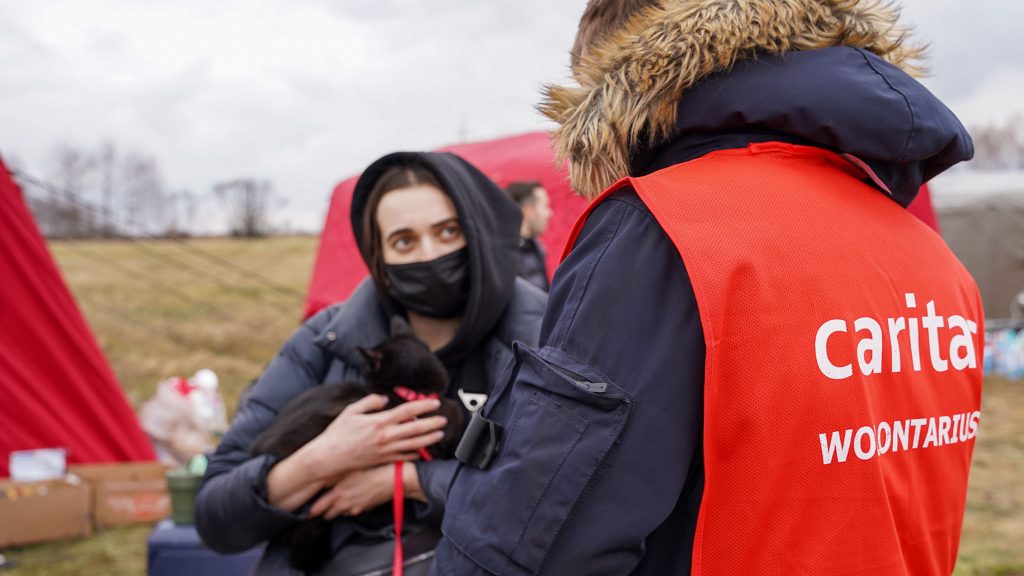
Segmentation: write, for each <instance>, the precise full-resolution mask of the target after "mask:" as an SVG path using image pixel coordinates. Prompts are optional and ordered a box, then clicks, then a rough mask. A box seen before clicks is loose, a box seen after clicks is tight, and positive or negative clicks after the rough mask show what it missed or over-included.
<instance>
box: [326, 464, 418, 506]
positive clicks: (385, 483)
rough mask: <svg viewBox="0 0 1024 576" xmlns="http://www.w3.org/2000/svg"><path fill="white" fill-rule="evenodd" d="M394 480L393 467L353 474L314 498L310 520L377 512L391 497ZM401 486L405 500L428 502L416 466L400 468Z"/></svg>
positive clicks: (389, 465)
mask: <svg viewBox="0 0 1024 576" xmlns="http://www.w3.org/2000/svg"><path fill="white" fill-rule="evenodd" d="M394 479H395V465H394V464H381V465H380V466H375V467H373V468H367V469H366V470H360V471H358V472H352V473H350V474H348V475H347V476H345V477H343V478H342V479H341V481H339V482H338V483H337V484H335V485H334V487H333V488H331V489H330V490H329V491H327V492H326V493H325V494H323V495H322V496H320V497H319V498H317V501H316V502H314V503H313V506H311V507H310V509H309V517H310V518H313V517H316V516H321V515H322V516H323V517H324V518H326V519H328V520H333V519H334V518H337V517H338V516H356V515H359V514H362V513H363V512H366V511H367V510H371V509H373V508H376V507H377V506H380V505H381V504H384V503H385V502H388V501H390V500H391V499H392V497H393V496H394V493H395V480H394ZM402 485H403V487H404V491H405V497H406V498H409V499H413V500H420V501H422V502H426V501H427V497H426V495H424V494H423V489H422V488H421V487H420V477H419V474H418V472H417V471H416V466H414V465H412V464H411V463H410V464H406V465H404V466H402Z"/></svg>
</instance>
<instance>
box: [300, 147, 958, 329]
mask: <svg viewBox="0 0 1024 576" xmlns="http://www.w3.org/2000/svg"><path fill="white" fill-rule="evenodd" d="M442 150H443V151H447V152H454V153H455V154H458V155H460V156H462V157H463V158H465V159H466V160H468V161H469V162H470V163H472V164H473V165H475V166H476V167H477V168H479V169H480V170H481V171H483V172H484V173H485V174H487V175H488V176H490V177H491V179H493V180H494V181H495V182H497V183H498V185H500V186H505V185H507V184H508V183H509V182H514V181H516V180H540V182H541V184H543V185H544V187H545V188H547V190H548V193H549V194H550V196H551V210H552V212H553V213H554V214H553V216H552V218H551V222H550V223H549V225H548V229H547V231H546V232H545V233H544V235H543V236H542V237H541V241H542V242H543V243H544V245H545V246H547V249H548V258H547V265H548V273H549V274H550V273H552V272H553V271H554V269H555V266H557V265H558V259H559V257H560V256H561V253H562V247H563V245H564V244H565V240H566V238H567V237H568V235H569V232H570V231H571V230H572V226H573V224H574V223H575V222H576V218H577V217H578V216H579V215H580V213H581V212H582V211H583V209H584V207H586V201H585V200H583V199H582V198H580V197H579V196H577V195H576V194H575V193H574V192H573V190H572V189H571V188H570V187H569V182H568V177H567V175H566V173H565V171H564V170H561V169H559V168H558V167H557V166H556V165H555V159H554V152H553V151H552V149H551V144H550V141H549V139H548V135H547V133H545V132H531V133H528V134H522V135H519V136H512V137H509V138H500V139H498V140H489V141H487V142H475V143H470V144H459V145H456V146H449V147H447V148H442ZM355 183H356V177H353V178H349V179H348V180H345V181H344V182H342V183H341V184H338V186H337V187H336V188H335V189H334V193H333V195H332V196H331V204H330V208H329V209H328V211H327V221H326V223H325V224H324V231H323V234H322V235H321V237H320V247H319V250H318V251H317V255H316V263H315V265H314V267H313V279H312V281H311V282H310V286H309V292H308V294H307V295H306V310H305V315H306V316H307V317H308V316H311V315H312V314H314V313H316V311H318V310H320V309H321V308H323V307H325V306H328V305H330V304H333V303H335V302H339V301H341V300H344V299H345V298H347V297H348V295H349V294H350V293H351V292H352V290H353V289H355V287H356V285H357V284H358V283H359V281H360V280H362V279H363V278H364V277H365V276H366V274H367V270H366V265H365V264H363V259H362V257H360V255H359V250H358V248H357V247H356V244H355V240H354V238H353V237H352V227H351V225H350V224H349V205H350V204H351V202H352V189H353V188H354V187H355ZM910 210H911V212H913V213H914V214H916V215H917V216H918V217H919V218H921V219H922V220H924V221H925V222H926V223H927V224H928V225H929V226H931V227H932V228H935V229H936V230H938V224H937V223H936V221H935V212H934V210H932V206H931V199H930V197H929V195H928V189H927V187H922V190H921V194H920V195H919V196H918V199H917V200H915V201H914V203H913V204H911V205H910Z"/></svg>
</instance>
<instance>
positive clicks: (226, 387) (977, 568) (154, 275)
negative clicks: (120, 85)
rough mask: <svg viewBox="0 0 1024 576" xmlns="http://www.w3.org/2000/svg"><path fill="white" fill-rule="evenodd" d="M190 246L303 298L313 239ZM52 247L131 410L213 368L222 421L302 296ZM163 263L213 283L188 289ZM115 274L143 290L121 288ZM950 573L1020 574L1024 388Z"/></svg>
mask: <svg viewBox="0 0 1024 576" xmlns="http://www.w3.org/2000/svg"><path fill="white" fill-rule="evenodd" d="M195 244H196V245H198V246H200V247H201V248H202V249H203V250H206V251H209V252H211V253H214V254H216V255H217V256H219V257H221V258H225V259H229V260H231V261H232V262H234V263H235V264H237V265H239V266H243V267H245V268H247V269H250V270H256V271H258V272H259V274H261V275H263V276H265V277H267V278H269V279H271V280H273V281H274V282H276V283H279V284H281V285H284V286H287V287H289V288H290V289H292V290H294V291H296V292H297V293H305V290H306V285H307V283H308V280H309V275H310V272H311V266H312V262H313V257H314V252H315V249H316V239H315V238H303V237H296V238H272V239H265V240H227V239H210V240H197V241H195ZM51 248H52V250H53V252H54V254H55V255H56V257H57V260H58V262H59V264H60V266H61V269H62V270H63V272H64V275H65V277H66V279H67V281H68V283H69V285H70V286H71V288H72V290H73V291H74V293H75V295H76V296H77V297H78V299H79V302H80V305H81V307H82V308H83V310H84V311H85V314H86V317H87V318H88V320H89V323H90V325H91V326H92V328H93V330H94V332H95V333H96V335H97V337H98V339H99V341H100V344H101V346H102V348H103V350H104V352H105V353H106V354H107V357H108V358H109V359H110V362H111V364H112V365H113V367H114V370H115V372H116V373H117V375H118V378H119V379H120V380H121V383H122V386H123V387H124V389H125V392H126V393H127V395H128V397H129V399H130V400H131V402H132V404H133V405H135V406H136V407H137V406H138V405H139V404H140V403H141V402H142V401H143V400H144V399H145V398H146V397H148V396H149V395H150V394H152V392H153V389H154V386H155V384H156V383H157V382H158V381H159V380H160V379H162V378H165V377H167V376H171V375H176V374H180V375H187V374H191V373H193V372H194V371H195V370H197V369H199V368H212V369H213V370H215V371H216V372H217V374H219V375H220V377H221V386H222V390H223V393H224V395H225V401H226V402H227V404H228V409H229V410H230V411H232V412H233V411H234V406H235V404H236V402H237V399H238V397H239V395H240V393H241V391H242V390H243V389H244V388H245V386H246V385H247V384H248V383H249V381H250V380H251V379H252V378H254V377H255V376H256V375H258V374H259V372H260V371H261V369H262V368H263V366H264V365H265V364H266V362H267V361H268V360H269V359H270V358H272V357H273V355H274V353H275V352H276V350H277V348H278V347H279V346H280V344H281V343H282V342H283V341H284V340H285V339H286V338H287V337H288V335H289V334H290V333H291V331H292V330H294V328H295V327H296V325H297V324H298V322H299V316H300V314H301V310H302V301H301V298H299V297H295V296H292V297H287V296H284V295H281V294H278V293H276V292H275V291H274V290H273V289H271V288H268V287H267V286H265V285H261V284H260V283H258V282H255V281H253V280H251V279H243V278H240V277H238V276H237V275H235V274H232V273H230V272H228V271H226V270H224V269H222V268H220V267H218V266H215V265H213V264H210V263H208V262H205V261H203V260H201V259H197V258H195V257H194V256H191V255H189V254H187V253H184V252H182V251H181V250H180V249H178V248H177V247H175V246H174V245H173V244H171V243H169V242H147V243H144V244H141V245H139V244H137V243H126V242H90V243H81V244H79V243H60V242H57V243H54V244H53V245H52V247H51ZM168 257H173V258H175V259H177V260H182V261H185V262H187V263H189V265H191V266H193V267H196V268H200V269H202V270H205V271H207V272H209V273H210V274H213V275H215V277H216V278H218V279H217V280H212V281H211V280H209V279H204V280H198V279H193V278H192V277H191V276H192V275H191V274H190V273H189V272H181V271H177V270H175V268H174V267H173V266H172V264H171V263H168V262H166V258H168ZM111 259H113V260H116V261H117V262H118V263H119V264H118V266H115V265H113V264H111V263H110V262H109V260H111ZM124 269H128V270H132V271H134V272H133V275H139V276H142V277H143V278H145V279H146V281H145V282H140V281H138V280H136V279H132V278H129V277H128V276H126V273H125V271H124ZM153 285H159V286H165V287H171V288H173V289H174V290H177V291H180V292H181V293H182V294H183V295H184V297H179V296H173V295H171V294H168V293H166V292H164V291H161V290H157V289H155V288H153V287H152V286H153ZM149 530H150V528H149V527H148V526H138V527H131V528H123V529H119V530H112V531H107V532H102V533H100V534H97V535H95V536H93V537H91V538H86V539H82V540H78V541H72V542H57V543H51V544H43V545H37V546H30V547H26V548H22V549H16V550H8V551H5V554H7V555H8V556H10V557H12V558H14V559H15V560H16V561H18V562H19V566H20V567H19V568H16V569H14V570H12V571H10V572H6V573H8V574H12V575H14V574H19V575H25V576H29V575H31V576H42V575H51V574H111V575H129V574H143V573H144V572H145V563H146V536H147V535H148V533H149ZM0 573H2V571H0ZM956 574H958V575H959V576H1010V575H1018V576H1024V382H1015V381H1007V380H1004V379H1000V378H990V379H989V380H988V382H987V384H986V390H985V398H984V408H983V420H982V425H981V429H980V432H979V435H978V444H977V447H976V450H975V455H974V468H973V471H972V474H971V484H970V490H969V493H968V505H967V514H966V518H965V521H964V533H963V539H962V543H961V548H960V559H959V562H958V565H957V571H956Z"/></svg>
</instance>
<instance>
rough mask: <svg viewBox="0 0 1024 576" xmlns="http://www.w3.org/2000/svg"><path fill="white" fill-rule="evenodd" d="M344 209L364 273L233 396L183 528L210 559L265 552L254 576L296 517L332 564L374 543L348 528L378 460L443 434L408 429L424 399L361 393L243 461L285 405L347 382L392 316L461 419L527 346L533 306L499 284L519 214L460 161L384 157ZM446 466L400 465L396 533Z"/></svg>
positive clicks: (436, 518) (373, 493)
mask: <svg viewBox="0 0 1024 576" xmlns="http://www.w3.org/2000/svg"><path fill="white" fill-rule="evenodd" d="M351 213H352V229H353V232H354V234H355V236H356V240H357V242H358V244H359V247H360V251H361V253H362V256H363V258H364V260H365V261H366V264H367V266H368V268H369V270H370V278H368V279H367V280H365V281H364V282H363V283H362V284H360V285H359V287H358V288H357V289H356V290H355V292H354V293H353V294H352V295H351V296H350V297H349V298H348V300H346V301H344V302H342V303H339V304H336V305H334V306H331V307H328V308H326V309H324V310H323V311H321V312H320V313H318V314H317V315H315V316H313V317H312V318H310V319H309V320H307V321H306V322H305V323H304V324H303V325H302V326H301V327H300V328H299V329H298V330H297V331H296V332H295V334H294V335H293V336H292V337H291V338H290V339H289V340H288V342H287V343H285V345H284V347H283V348H282V349H281V351H280V352H279V354H278V355H277V357H276V358H275V359H274V360H273V361H272V362H271V363H270V365H269V366H268V367H267V369H266V370H265V371H264V373H263V374H262V376H260V378H259V379H258V380H257V381H256V382H255V383H254V384H253V385H252V387H251V388H250V389H249V390H248V391H247V393H246V395H245V398H244V401H243V404H242V406H241V407H240V409H239V412H238V415H237V416H236V417H235V419H234V422H233V423H232V424H231V427H230V429H229V430H228V432H227V434H226V435H225V436H224V438H223V440H222V441H221V443H220V445H219V447H218V448H217V451H216V452H215V453H214V455H213V456H212V457H211V459H210V463H209V467H208V469H207V473H206V476H205V478H204V480H203V483H202V485H201V487H200V489H199V492H198V495H197V500H196V528H197V529H198V531H199V534H200V536H201V537H202V539H203V541H204V542H205V543H206V544H207V545H208V546H209V547H210V548H212V549H213V550H216V551H218V552H222V553H231V552H239V551H242V550H245V549H248V548H252V547H254V546H257V545H260V544H261V543H264V542H265V543H266V549H265V551H264V554H263V557H262V559H261V560H260V562H259V564H258V566H257V568H256V571H255V574H291V573H293V571H292V569H291V568H290V566H289V565H288V564H289V563H288V556H289V552H290V550H289V544H288V540H287V534H288V532H289V529H290V528H292V527H294V526H295V525H296V524H298V523H299V522H300V521H301V520H302V519H303V518H304V517H306V515H307V514H311V515H313V516H323V517H324V518H327V519H332V520H333V522H332V525H331V534H332V547H333V550H334V553H335V557H338V555H339V552H340V551H349V552H352V551H354V550H355V548H353V547H354V546H360V545H364V544H366V543H367V542H370V543H372V542H379V541H381V540H384V541H387V538H388V535H387V534H383V533H382V534H366V533H363V532H361V531H360V527H359V526H358V525H357V524H356V523H355V522H354V521H353V519H352V517H353V516H355V515H358V514H359V513H360V512H363V511H366V510H370V509H372V508H374V507H376V506H378V505H380V504H383V503H386V502H389V501H390V500H391V499H392V495H393V493H394V484H393V475H394V467H393V465H392V463H393V462H394V461H397V460H409V459H414V458H415V454H416V451H417V450H418V449H420V448H423V447H426V446H430V445H432V444H434V443H435V442H437V441H438V440H440V438H441V434H442V433H441V432H440V430H441V428H442V426H443V425H444V420H443V418H442V417H440V416H430V417H425V418H419V419H414V418H415V417H417V416H421V415H425V414H428V413H430V412H432V411H434V410H436V409H437V407H438V401H437V400H429V399H428V400H415V401H410V402H407V403H404V404H401V405H399V406H397V407H395V408H392V409H389V410H383V411H381V410H380V409H381V408H382V407H384V406H385V404H386V402H387V399H386V397H385V396H381V395H372V396H368V397H366V398H364V399H362V400H360V401H358V402H356V403H355V404H353V405H351V406H349V407H348V408H347V409H345V410H344V411H343V412H342V413H341V414H340V415H339V416H338V417H337V419H335V420H334V421H333V423H332V424H331V425H330V426H328V428H327V429H326V430H325V431H324V432H323V433H321V434H320V435H319V436H317V437H316V438H315V439H313V440H312V441H310V442H308V443H307V444H305V445H304V446H303V447H302V448H299V449H298V450H297V451H295V452H294V453H293V454H292V455H290V456H288V457H286V458H283V459H281V460H277V459H276V458H274V457H273V456H270V455H261V456H256V457H254V456H252V455H251V453H250V446H251V445H252V443H253V440H254V439H255V438H256V437H257V436H259V434H260V433H261V432H262V431H263V430H265V429H266V428H267V427H268V426H269V425H270V424H271V422H273V420H274V417H275V415H276V414H277V413H278V412H279V411H280V410H281V409H282V408H283V407H284V406H285V405H286V404H287V403H288V402H289V401H290V400H291V399H293V398H295V397H296V396H298V395H299V394H301V393H302V392H303V391H305V390H308V389H310V388H311V387H314V386H321V385H334V384H340V383H344V382H351V381H361V380H363V372H364V357H363V355H362V354H361V353H360V351H359V350H360V348H370V347H373V346H374V345H376V344H378V343H379V342H381V341H383V340H384V339H385V338H387V337H388V336H389V330H390V325H391V323H390V321H389V320H390V318H392V317H393V316H395V315H399V316H402V317H404V318H405V319H406V320H407V321H408V324H409V325H410V326H411V328H412V331H413V333H414V334H415V335H416V336H417V337H418V338H419V339H420V340H422V341H423V342H425V343H426V344H427V345H428V346H429V347H430V349H431V350H433V351H434V352H435V354H436V355H437V357H438V359H440V360H441V362H442V363H443V364H444V366H445V368H446V369H447V371H448V377H449V382H450V385H449V390H448V395H449V396H450V397H451V398H457V399H458V400H459V401H460V402H461V403H462V405H463V406H464V408H465V415H466V420H468V414H469V413H470V412H471V411H473V410H476V409H477V408H479V407H480V406H481V405H482V404H483V403H484V402H485V401H486V399H487V396H488V394H489V393H490V385H491V383H492V382H494V381H495V380H496V379H497V371H498V370H499V369H500V368H501V367H502V366H503V365H505V364H507V363H509V361H510V358H511V356H512V345H513V342H515V341H522V342H528V343H534V344H535V343H536V342H537V335H538V332H539V328H540V318H541V314H542V312H543V307H544V302H545V299H546V297H545V295H544V293H543V292H541V291H539V290H537V289H535V288H534V287H532V286H531V285H529V284H528V283H526V282H525V281H522V280H519V279H517V278H516V275H515V271H516V267H515V262H516V246H517V244H518V234H519V226H520V214H519V211H518V210H517V209H516V207H515V205H514V204H513V203H512V202H511V201H510V200H509V199H508V197H507V196H506V195H505V194H504V193H503V192H502V190H501V189H500V188H498V187H497V186H496V185H495V184H494V183H493V182H491V181H490V180H489V179H487V177H485V176H484V175H483V174H482V173H480V172H479V171H478V170H477V169H476V168H474V167H473V166H471V165H470V164H469V163H467V162H466V161H464V160H462V159H461V158H459V157H458V156H455V155H453V154H446V153H406V152H400V153H394V154H389V155H387V156H384V157H383V158H381V159H379V160H377V161H376V162H374V163H373V164H371V165H370V166H369V167H368V168H367V169H366V171H365V172H364V173H363V174H362V176H361V177H360V178H359V180H358V182H357V184H356V187H355V191H354V193H353V198H352V210H351ZM410 419H412V420H410ZM455 463H456V462H455V460H433V461H429V462H428V461H417V462H415V465H414V466H404V467H403V477H402V478H401V480H402V489H403V491H404V493H405V495H406V498H408V499H410V500H411V501H412V502H413V507H412V508H411V513H410V512H407V516H410V515H411V518H408V519H407V520H406V521H407V522H410V523H420V524H425V525H434V526H436V525H437V524H438V523H439V522H440V518H441V516H442V514H443V512H444V509H445V495H446V493H447V489H448V485H449V483H450V481H451V477H452V474H453V473H454V470H455ZM407 532H408V530H407ZM388 550H389V551H390V549H388ZM334 568H338V567H337V566H334V567H332V566H331V564H330V563H329V564H328V566H327V567H326V568H325V570H332V569H334Z"/></svg>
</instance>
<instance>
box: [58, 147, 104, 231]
mask: <svg viewBox="0 0 1024 576" xmlns="http://www.w3.org/2000/svg"><path fill="white" fill-rule="evenodd" d="M95 168H96V161H95V158H94V157H93V156H92V154H90V153H89V152H88V151H86V150H83V149H80V148H77V147H75V146H72V145H69V144H59V145H58V146H57V147H56V148H55V149H54V151H53V155H52V160H51V169H50V181H51V182H53V183H54V184H56V187H55V188H53V189H51V190H50V191H49V210H48V214H47V220H48V222H47V223H46V227H48V228H49V233H50V235H53V236H59V237H81V236H87V235H89V228H90V227H91V226H90V225H91V222H92V221H91V215H89V214H88V213H87V212H86V211H85V210H82V209H81V208H80V206H79V203H78V200H79V198H80V197H81V195H82V194H83V193H84V191H85V190H86V189H87V188H88V187H89V185H90V184H91V179H92V177H93V175H94V171H95Z"/></svg>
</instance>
